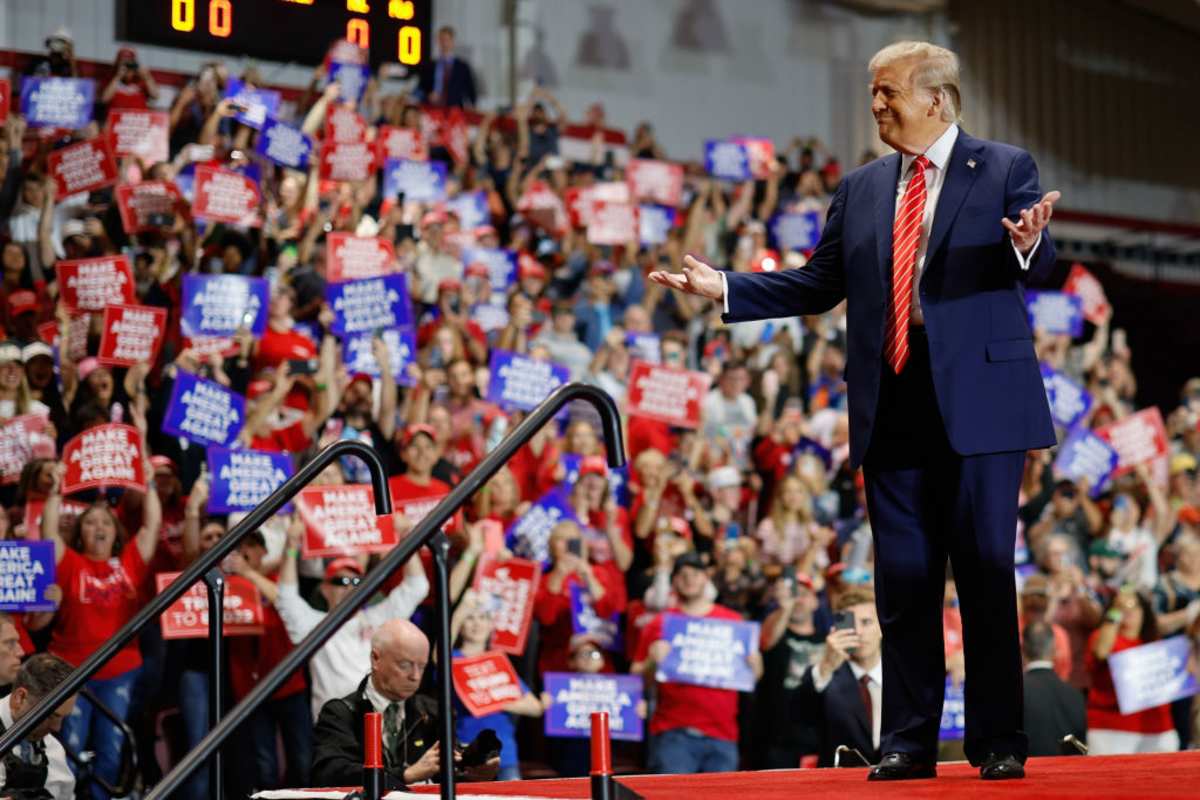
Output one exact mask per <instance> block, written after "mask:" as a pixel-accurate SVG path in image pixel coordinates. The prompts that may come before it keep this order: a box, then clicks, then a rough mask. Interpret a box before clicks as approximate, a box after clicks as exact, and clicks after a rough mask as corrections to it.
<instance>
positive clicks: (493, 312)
mask: <svg viewBox="0 0 1200 800" xmlns="http://www.w3.org/2000/svg"><path fill="white" fill-rule="evenodd" d="M501 297H503V295H501ZM471 321H472V322H474V323H475V324H476V325H478V326H479V327H480V328H482V329H483V332H484V333H491V332H492V331H498V330H500V329H501V328H503V327H505V326H506V325H508V309H506V308H505V307H504V306H502V305H497V304H494V303H476V304H475V305H473V306H471Z"/></svg>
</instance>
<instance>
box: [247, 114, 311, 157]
mask: <svg viewBox="0 0 1200 800" xmlns="http://www.w3.org/2000/svg"><path fill="white" fill-rule="evenodd" d="M254 150H255V152H257V153H258V154H259V155H260V156H262V157H263V158H266V159H269V160H271V161H274V162H275V163H276V164H279V165H280V166H284V167H291V168H292V169H308V161H309V159H310V158H312V154H313V140H312V137H311V136H309V135H308V134H306V133H304V132H303V131H301V130H300V129H299V128H297V127H295V126H294V125H288V124H287V123H286V122H280V121H279V120H277V119H274V118H269V119H268V120H267V121H266V123H264V124H263V129H262V133H260V134H259V135H258V144H257V145H255V147H254Z"/></svg>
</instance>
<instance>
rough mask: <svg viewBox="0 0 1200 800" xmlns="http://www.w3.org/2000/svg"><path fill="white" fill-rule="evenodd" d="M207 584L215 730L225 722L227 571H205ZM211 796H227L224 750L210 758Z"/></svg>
mask: <svg viewBox="0 0 1200 800" xmlns="http://www.w3.org/2000/svg"><path fill="white" fill-rule="evenodd" d="M204 585H205V586H206V587H207V588H208V644H209V654H210V656H211V660H210V661H209V665H208V669H209V673H208V729H209V730H210V731H211V730H212V729H213V728H215V727H217V725H218V724H220V722H221V662H222V661H223V660H224V659H223V658H222V647H223V646H224V641H223V640H224V638H225V573H223V572H221V570H219V569H217V568H215V567H214V568H213V569H210V570H209V571H208V572H206V573H204ZM208 769H209V778H208V783H209V787H208V796H209V797H212V798H214V800H222V798H223V797H225V770H224V768H223V767H222V765H221V751H220V750H216V751H215V752H213V755H212V761H210V762H208Z"/></svg>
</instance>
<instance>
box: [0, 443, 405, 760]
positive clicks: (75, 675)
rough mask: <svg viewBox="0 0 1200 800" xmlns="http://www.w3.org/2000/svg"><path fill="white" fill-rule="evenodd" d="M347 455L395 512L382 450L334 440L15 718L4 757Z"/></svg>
mask: <svg viewBox="0 0 1200 800" xmlns="http://www.w3.org/2000/svg"><path fill="white" fill-rule="evenodd" d="M347 455H356V456H358V457H359V458H361V459H362V460H363V461H364V462H365V463H366V465H367V467H368V468H369V469H370V471H371V485H372V488H373V489H374V491H375V511H376V513H378V514H390V513H392V497H391V494H390V493H389V492H388V482H387V471H386V470H385V469H384V466H383V461H382V460H381V459H380V458H379V454H378V453H376V452H375V451H374V450H373V449H371V447H370V446H368V445H367V444H366V443H364V442H358V441H351V440H349V439H346V440H343V441H340V442H335V443H334V444H331V445H330V446H329V447H326V448H325V449H324V450H322V451H321V452H319V453H317V455H316V457H315V458H314V459H313V460H312V461H310V462H308V463H307V464H305V465H304V466H303V467H301V468H300V469H299V470H298V471H297V472H296V474H295V475H293V476H292V477H291V478H289V479H288V480H287V481H286V482H285V483H284V484H283V485H282V486H280V487H279V488H278V489H276V490H275V491H274V492H271V494H270V495H269V496H268V497H267V499H266V500H264V501H262V503H261V504H260V505H258V506H256V507H255V508H254V509H253V510H251V511H250V513H248V514H247V515H246V517H245V519H243V520H242V521H241V522H239V523H238V524H237V525H235V526H234V527H233V529H232V530H230V531H229V532H228V533H226V534H225V535H224V536H222V537H221V538H220V539H218V540H217V543H216V544H215V545H213V548H212V549H211V550H209V551H208V552H207V553H205V554H204V555H202V556H201V557H200V558H198V559H196V560H195V561H193V562H192V565H191V566H190V567H188V568H187V569H185V570H184V571H183V572H182V573H180V575H179V577H177V578H176V579H175V580H173V581H171V583H170V584H169V585H168V586H167V587H166V588H165V589H163V590H162V591H161V592H160V593H159V594H158V595H157V596H156V597H155V598H154V599H153V600H151V601H150V602H149V603H147V604H146V605H145V606H144V607H143V608H142V610H141V611H139V612H138V613H137V614H135V615H134V617H133V619H131V620H130V621H129V622H127V623H125V625H124V627H122V628H121V629H120V630H119V631H117V632H116V633H115V634H113V636H112V638H110V639H109V640H108V641H106V642H105V643H104V644H103V645H101V646H100V648H99V649H97V650H96V652H94V653H92V654H91V655H90V656H88V658H87V660H86V661H84V662H83V663H82V664H80V665H79V666H78V667H76V668H75V671H74V672H72V673H71V675H70V677H68V678H67V679H66V680H65V681H63V682H62V683H60V684H59V685H58V686H56V687H55V688H54V689H53V690H51V691H50V692H49V693H48V694H47V695H46V696H45V697H43V698H42V699H41V701H40V702H39V703H38V704H37V705H36V706H35V707H34V708H33V709H31V710H30V712H29V713H28V714H26V715H25V716H23V717H21V718H20V719H19V720H17V721H16V722H14V723H13V725H12V727H11V728H9V729H8V730H7V731H5V732H4V734H3V735H0V757H3V756H5V755H8V753H9V752H11V751H12V749H13V748H14V747H16V746H17V744H18V743H20V742H21V740H22V739H24V738H25V736H26V735H28V733H29V732H30V731H31V730H33V729H34V728H35V727H37V726H38V724H39V723H41V722H42V721H43V720H44V719H46V718H47V717H49V716H50V715H51V714H53V713H54V710H55V709H56V708H58V707H59V706H61V705H62V704H63V703H64V702H65V701H66V699H67V698H68V697H70V696H71V695H73V694H75V693H76V692H78V691H79V690H80V688H82V687H83V685H84V684H85V683H87V682H88V681H89V680H90V679H91V677H92V676H93V675H95V674H96V673H97V672H98V671H99V670H100V668H101V667H102V666H104V664H105V662H107V661H108V660H109V659H110V658H112V657H113V656H115V655H116V654H117V653H118V652H119V651H120V650H121V648H122V647H124V646H125V645H126V644H128V643H129V642H130V641H132V640H133V638H134V637H135V636H136V635H137V634H138V633H139V632H140V631H141V629H142V628H144V627H146V625H148V624H150V623H154V624H158V618H159V616H160V615H161V614H162V613H163V612H164V611H166V610H167V608H168V607H170V605H171V604H172V603H174V602H175V601H176V600H178V599H179V598H180V597H182V596H183V594H184V593H185V592H187V590H188V589H190V588H191V587H192V585H193V584H194V583H196V581H199V580H202V579H203V578H204V575H205V574H206V573H207V572H208V571H209V570H210V569H212V568H213V567H215V566H217V565H218V564H219V563H220V562H221V561H222V559H224V558H225V556H227V555H229V554H230V553H231V552H232V551H233V549H234V548H235V547H237V545H238V542H239V541H241V539H242V537H243V536H245V535H246V534H247V533H249V532H250V531H253V530H257V529H258V528H260V527H261V526H262V524H263V523H264V522H266V521H267V520H268V519H270V518H271V517H272V516H274V515H275V512H277V511H278V510H279V509H280V508H282V507H283V506H284V505H286V504H287V502H288V501H289V500H291V499H292V497H293V496H294V495H295V494H296V493H297V492H299V491H300V489H301V488H303V487H304V486H306V485H307V484H309V483H311V482H312V480H313V478H315V477H317V475H319V474H321V471H322V470H324V469H325V467H326V466H328V465H329V463H330V462H331V461H333V460H334V459H336V458H341V457H342V456H347Z"/></svg>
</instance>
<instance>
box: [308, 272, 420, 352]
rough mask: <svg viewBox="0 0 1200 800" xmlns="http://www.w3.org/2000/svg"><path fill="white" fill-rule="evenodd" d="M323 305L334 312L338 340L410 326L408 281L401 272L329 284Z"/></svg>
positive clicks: (335, 331)
mask: <svg viewBox="0 0 1200 800" xmlns="http://www.w3.org/2000/svg"><path fill="white" fill-rule="evenodd" d="M325 301H326V302H327V303H329V307H330V308H331V309H333V313H334V321H333V332H334V333H336V334H338V335H339V336H344V335H346V334H350V333H367V332H374V331H377V330H380V329H382V328H406V327H410V326H411V325H412V303H411V302H409V298H408V277H407V276H406V275H405V274H404V273H403V272H398V273H396V274H394V275H381V276H379V277H377V278H365V279H363V280H360V281H344V282H342V283H331V284H328V285H327V286H326V287H325Z"/></svg>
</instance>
